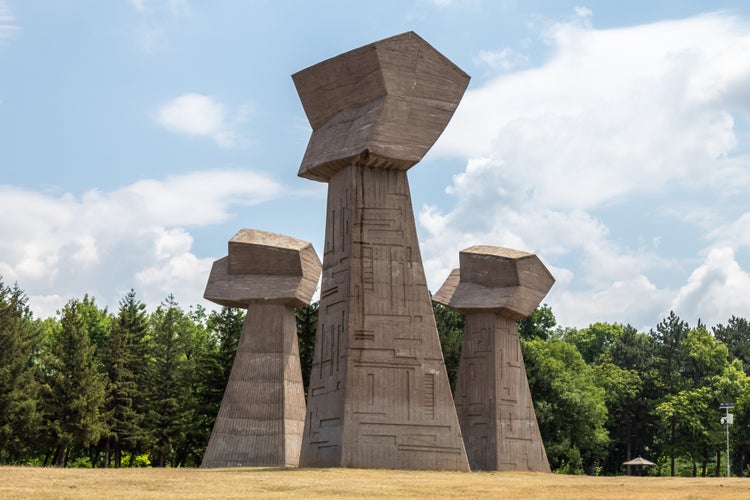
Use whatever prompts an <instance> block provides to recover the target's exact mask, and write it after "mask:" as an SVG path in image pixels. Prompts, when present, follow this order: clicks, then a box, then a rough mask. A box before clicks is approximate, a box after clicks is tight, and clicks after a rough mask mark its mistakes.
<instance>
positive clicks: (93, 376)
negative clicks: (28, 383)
mask: <svg viewBox="0 0 750 500" xmlns="http://www.w3.org/2000/svg"><path fill="white" fill-rule="evenodd" d="M85 307H86V306H84V307H83V308H82V307H81V302H79V301H77V300H71V301H69V302H68V303H67V304H66V305H65V307H64V308H63V310H62V313H61V317H60V328H59V329H56V330H55V331H54V332H53V333H52V338H51V339H50V340H51V346H50V349H51V351H50V353H49V354H50V356H49V358H48V359H47V360H46V364H45V365H46V366H45V369H46V370H45V373H44V375H43V376H42V380H43V382H44V383H43V387H42V401H43V402H44V424H43V428H44V429H45V431H46V434H47V435H48V437H49V439H50V443H51V444H52V445H53V446H54V447H55V465H57V466H59V467H64V466H65V465H66V462H67V458H68V453H69V450H70V449H71V448H73V447H76V446H81V447H83V448H87V447H89V446H91V445H93V444H95V443H96V442H97V441H98V440H99V437H100V436H101V435H102V434H103V433H104V431H105V426H104V421H103V418H102V415H101V408H102V406H103V404H104V399H105V380H104V377H103V376H102V374H101V373H99V371H98V369H97V364H96V362H95V360H94V351H95V347H94V346H93V345H91V343H90V340H89V334H88V330H87V328H86V317H85V315H84V312H83V311H84V309H85Z"/></svg>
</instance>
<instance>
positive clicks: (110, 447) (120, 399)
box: [101, 290, 148, 467]
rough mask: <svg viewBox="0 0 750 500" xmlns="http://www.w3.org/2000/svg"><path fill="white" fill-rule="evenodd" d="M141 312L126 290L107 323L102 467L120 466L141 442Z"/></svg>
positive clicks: (143, 330)
mask: <svg viewBox="0 0 750 500" xmlns="http://www.w3.org/2000/svg"><path fill="white" fill-rule="evenodd" d="M145 309H146V306H145V305H144V304H143V303H141V302H139V301H138V300H137V299H136V296H135V291H134V290H130V292H128V293H127V294H126V295H125V297H124V298H123V299H122V300H121V301H120V308H119V311H118V313H117V316H116V317H115V318H114V319H113V320H111V321H110V333H109V336H108V338H107V340H106V343H105V344H104V353H103V354H102V355H101V358H102V360H103V364H104V368H105V371H106V374H107V399H106V402H105V419H106V425H107V430H106V434H105V436H104V442H103V443H102V447H103V449H104V453H105V455H104V464H103V465H104V466H105V467H109V466H110V465H114V466H115V467H120V466H121V465H122V456H123V452H124V451H125V450H133V449H136V448H137V447H138V446H139V443H142V442H143V441H144V440H145V434H144V432H143V428H142V425H141V424H142V422H143V419H144V415H145V413H146V412H145V403H144V401H143V397H142V395H141V387H142V386H141V384H143V383H144V378H145V377H144V371H145V370H144V366H145V362H144V361H145V352H146V350H145V348H146V345H145V336H146V326H147V323H148V320H147V318H146V313H145ZM111 459H113V460H111Z"/></svg>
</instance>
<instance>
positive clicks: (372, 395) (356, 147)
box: [294, 33, 468, 471]
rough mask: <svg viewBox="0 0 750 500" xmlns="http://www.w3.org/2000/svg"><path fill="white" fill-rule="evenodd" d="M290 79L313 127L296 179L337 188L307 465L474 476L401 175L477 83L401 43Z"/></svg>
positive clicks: (331, 190) (426, 49) (329, 222)
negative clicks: (471, 84)
mask: <svg viewBox="0 0 750 500" xmlns="http://www.w3.org/2000/svg"><path fill="white" fill-rule="evenodd" d="M294 80H295V83H296V85H297V89H298V92H299V93H300V97H301V99H302V101H303V104H304V106H305V110H306V112H307V114H308V117H309V118H310V122H311V124H312V126H313V137H312V138H311V140H310V145H309V146H308V149H307V152H306V154H305V158H304V159H303V162H302V166H301V168H300V174H299V175H301V176H303V177H308V178H311V179H315V180H324V181H328V184H329V186H328V203H327V215H326V237H325V252H324V256H323V283H322V288H321V296H320V309H319V317H318V331H317V337H316V341H315V351H314V354H313V366H312V373H311V377H310V389H309V394H308V405H307V408H308V415H307V419H306V420H305V435H304V439H303V445H302V455H301V458H300V465H303V466H317V467H363V468H399V469H433V470H461V471H466V470H468V460H467V458H466V452H465V448H464V444H463V439H462V437H461V431H460V427H459V424H458V418H457V415H456V411H455V406H454V404H453V399H452V397H451V393H450V387H449V385H448V377H447V374H446V371H445V363H444V361H443V356H442V351H441V348H440V342H439V339H438V335H437V328H436V327H435V319H434V315H433V312H432V305H431V301H430V297H429V293H428V290H427V285H426V281H425V277H424V269H423V267H422V259H421V255H420V251H419V243H418V241H417V234H416V229H415V223H414V213H413V209H412V205H411V196H410V193H409V185H408V180H407V177H406V171H405V170H406V169H407V168H409V167H410V166H412V165H413V164H414V163H416V162H417V161H419V159H420V158H421V155H423V154H424V152H426V151H427V150H428V149H429V148H430V147H431V146H432V144H433V143H434V141H435V140H436V139H437V137H438V136H439V135H440V132H441V131H442V130H443V128H444V127H445V125H446V123H447V122H448V120H449V119H450V116H451V115H452V112H453V110H454V109H455V107H456V105H457V103H458V100H459V99H460V97H461V95H462V94H463V91H464V89H465V88H466V85H467V83H468V77H467V76H466V75H465V74H463V72H461V71H460V70H458V69H457V68H456V67H455V66H454V65H453V64H452V63H450V62H449V61H447V59H445V58H444V57H443V56H442V55H440V54H439V53H438V52H437V51H435V50H434V49H433V48H432V47H430V46H429V45H428V44H427V43H426V42H424V40H422V39H421V38H419V37H418V36H416V35H415V34H413V33H406V34H404V35H399V36H397V37H393V38H390V39H386V40H383V41H381V42H375V43H374V44H371V45H368V46H366V47H363V48H361V49H357V50H355V51H352V52H348V53H346V54H343V55H342V56H339V57H336V58H334V59H331V60H328V61H325V62H323V63H321V64H319V65H316V66H313V67H311V68H308V69H307V70H304V71H302V72H300V73H297V74H296V75H294Z"/></svg>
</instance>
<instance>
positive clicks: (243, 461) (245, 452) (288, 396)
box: [201, 229, 320, 467]
mask: <svg viewBox="0 0 750 500" xmlns="http://www.w3.org/2000/svg"><path fill="white" fill-rule="evenodd" d="M319 277H320V260H319V259H318V256H317V255H316V254H315V250H313V248H312V245H310V244H309V243H307V242H305V241H301V240H296V239H293V238H289V237H286V236H282V235H278V234H275V233H268V232H265V231H254V230H249V229H243V230H242V231H240V232H238V233H237V234H236V235H235V236H234V237H233V238H232V239H231V240H230V241H229V255H228V256H227V257H224V258H223V259H220V260H217V261H216V262H215V263H214V265H213V268H212V269H211V276H210V277H209V280H208V285H207V286H206V292H205V294H204V296H205V298H207V299H208V300H211V301H213V302H216V303H218V304H221V305H225V306H231V307H244V308H247V316H246V317H245V324H244V326H243V328H242V336H241V337H240V341H239V345H238V347H237V354H236V355H235V358H234V364H233V365H232V371H231V373H230V375H229V381H228V382H227V387H226V390H225V391H224V397H223V398H222V401H221V408H220V410H219V414H218V416H217V417H216V422H215V423H214V427H213V430H212V432H211V437H210V439H209V441H208V446H207V447H206V453H205V455H204V456H203V462H202V463H201V467H242V466H297V465H298V464H299V454H300V449H301V445H302V431H303V429H304V422H305V394H304V389H303V386H302V371H301V367H300V359H299V345H298V343H297V322H296V318H295V314H294V308H295V307H301V306H304V305H305V304H309V302H310V299H311V298H312V295H313V293H314V292H315V288H316V284H317V281H318V278H319Z"/></svg>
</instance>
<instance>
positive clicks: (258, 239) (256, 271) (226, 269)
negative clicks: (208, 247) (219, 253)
mask: <svg viewBox="0 0 750 500" xmlns="http://www.w3.org/2000/svg"><path fill="white" fill-rule="evenodd" d="M228 246H229V255H228V256H226V257H224V258H222V259H219V260H217V261H216V262H214V264H213V267H212V268H211V275H210V276H209V278H208V284H207V285H206V291H205V293H204V294H203V297H204V298H206V299H207V300H210V301H211V302H215V303H217V304H221V305H223V306H229V307H243V308H245V307H247V305H248V304H262V303H268V304H287V305H290V306H293V307H303V306H305V305H307V304H309V303H310V300H311V299H312V296H313V294H314V293H315V289H316V288H317V286H318V279H320V259H319V258H318V255H317V254H316V253H315V249H313V247H312V245H311V244H310V243H308V242H306V241H302V240H298V239H295V238H291V237H289V236H284V235H281V234H276V233H270V232H268V231H259V230H254V229H241V230H240V231H238V232H237V234H235V235H234V236H233V237H232V239H231V240H229V245H228Z"/></svg>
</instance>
